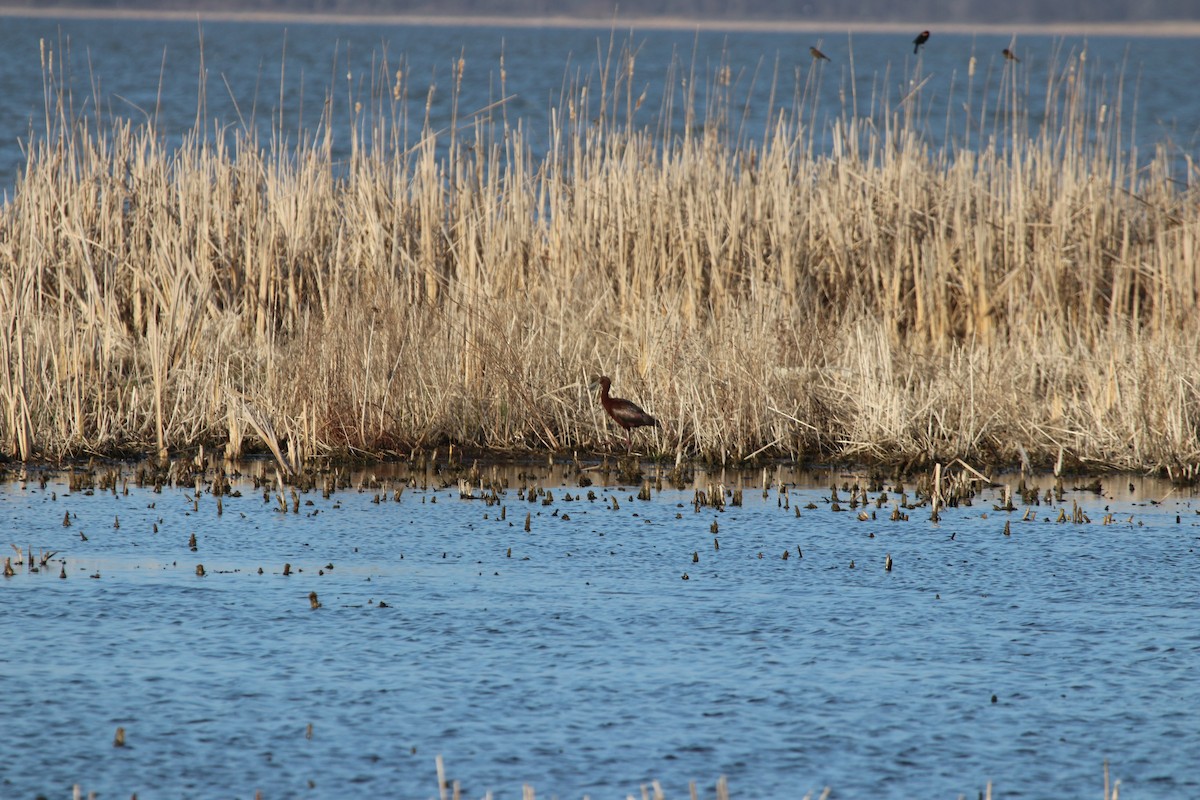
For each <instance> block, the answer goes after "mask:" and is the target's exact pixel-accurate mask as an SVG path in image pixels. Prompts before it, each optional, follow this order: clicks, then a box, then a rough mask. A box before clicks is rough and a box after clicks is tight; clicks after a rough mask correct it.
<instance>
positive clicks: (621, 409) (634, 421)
mask: <svg viewBox="0 0 1200 800" xmlns="http://www.w3.org/2000/svg"><path fill="white" fill-rule="evenodd" d="M596 383H598V384H600V405H602V406H604V410H605V411H607V412H608V415H609V416H610V417H612V418H613V421H614V422H616V423H617V424H618V425H620V426H621V427H622V428H624V429H625V450H626V452H629V451H631V450H632V449H633V440H632V438H631V437H630V433H629V432H630V431H632V430H633V429H634V428H640V427H643V426H651V425H652V426H654V427H656V428H657V427H661V426H660V425H659V424H658V420H656V419H655V418H654V417H652V416H650V415H649V414H647V413H646V412H645V411H643V410H642V407H641V406H639V405H638V404H637V403H635V402H633V401H632V400H626V399H624V398H623V397H613V396H612V395H611V394H609V393H608V390H609V387H611V386H612V379H611V378H609V377H608V376H607V375H601V376H600V378H599V380H597V381H596Z"/></svg>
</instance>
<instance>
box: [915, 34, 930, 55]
mask: <svg viewBox="0 0 1200 800" xmlns="http://www.w3.org/2000/svg"><path fill="white" fill-rule="evenodd" d="M928 41H929V31H921V32H920V33H918V34H917V38H915V39H913V55H914V56H915V55H916V54H917V51H918V50H920V49H921V45H923V44H925V43H926V42H928Z"/></svg>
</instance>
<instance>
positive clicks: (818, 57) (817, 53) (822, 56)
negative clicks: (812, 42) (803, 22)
mask: <svg viewBox="0 0 1200 800" xmlns="http://www.w3.org/2000/svg"><path fill="white" fill-rule="evenodd" d="M808 53H809V55H811V56H812V57H813V58H815V59H816V60H817V61H821V60H822V59H824V60H825V61H829V60H830V58H829V56H827V55H825V54H824V53H822V52H821V51H820V50H818V49H817V48H815V47H810V48H808Z"/></svg>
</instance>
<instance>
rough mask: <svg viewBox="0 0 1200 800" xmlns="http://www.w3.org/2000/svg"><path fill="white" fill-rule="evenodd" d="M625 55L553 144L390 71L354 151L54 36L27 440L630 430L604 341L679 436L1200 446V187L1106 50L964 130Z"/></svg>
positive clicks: (114, 446)
mask: <svg viewBox="0 0 1200 800" xmlns="http://www.w3.org/2000/svg"><path fill="white" fill-rule="evenodd" d="M600 67H601V68H600V70H599V78H598V79H597V80H595V81H593V82H590V83H576V84H572V85H569V86H567V87H566V88H565V89H564V92H563V98H562V101H561V104H560V106H559V107H558V108H557V109H555V114H554V116H553V122H552V123H551V129H550V130H549V131H548V132H547V141H549V142H550V143H551V145H550V147H549V148H548V152H547V153H546V155H545V156H544V157H541V158H534V157H533V156H532V155H531V152H530V148H528V147H527V146H526V145H525V144H524V138H523V135H522V131H521V130H520V129H519V127H518V126H517V125H516V124H515V123H514V122H513V121H510V120H508V119H507V118H506V117H502V115H501V109H502V107H501V106H497V108H494V109H489V110H487V111H486V112H485V113H482V114H477V115H475V116H472V117H468V116H467V115H465V114H462V115H460V114H459V113H458V112H457V110H456V112H455V122H454V125H452V126H451V127H450V128H449V129H447V130H442V131H436V130H433V128H432V126H431V125H430V124H429V122H428V117H427V118H426V120H425V121H424V122H421V123H416V124H414V123H412V122H410V120H408V119H407V118H406V117H405V116H404V112H403V111H401V110H398V109H402V108H404V107H405V106H404V105H403V104H400V103H390V102H389V100H391V99H392V98H396V99H404V98H407V94H408V87H407V85H404V84H403V82H401V83H398V84H397V85H396V86H394V87H387V86H383V85H382V84H383V83H384V81H383V80H379V81H377V83H379V84H380V86H379V87H377V88H373V89H371V90H370V91H371V94H370V97H368V98H367V101H368V102H367V109H366V110H365V111H364V110H363V108H362V106H360V107H359V108H358V109H356V110H355V111H354V112H352V116H353V119H351V120H349V121H348V122H347V123H346V124H345V125H344V128H345V131H344V132H343V131H340V130H338V131H337V132H336V135H337V136H350V137H352V138H353V145H354V155H353V157H352V159H351V161H350V163H349V164H337V163H335V162H334V159H333V156H332V154H331V153H332V141H333V139H334V137H335V129H337V128H338V126H337V125H336V124H335V122H334V120H333V118H332V117H331V116H328V117H326V118H325V119H323V121H322V123H321V124H320V125H319V126H318V127H317V128H316V129H315V130H314V131H313V132H312V134H311V137H310V138H309V139H308V140H307V141H305V142H303V143H301V144H299V145H295V146H291V147H288V146H284V145H281V144H279V143H278V142H279V141H281V140H280V139H276V140H274V141H273V142H272V143H270V144H268V145H263V144H261V143H260V142H259V141H258V140H257V139H256V138H255V137H254V136H253V135H252V134H249V133H241V134H238V135H235V136H232V137H230V136H217V135H206V134H205V132H204V131H202V130H195V131H193V132H192V133H191V134H190V135H189V136H188V137H187V138H186V139H185V141H184V142H183V144H182V145H180V146H179V147H177V148H175V149H166V148H165V146H164V143H163V141H164V140H163V137H162V136H161V135H160V134H159V133H158V132H157V131H155V130H154V129H153V128H152V127H150V126H149V125H148V124H134V123H132V122H131V121H129V120H123V119H115V120H107V121H103V120H96V119H89V118H81V117H78V116H76V115H75V114H74V113H73V112H72V110H71V105H70V103H71V98H70V92H69V88H68V86H67V84H66V82H65V80H64V78H63V77H62V76H61V75H60V74H56V72H55V70H54V69H53V66H52V64H51V65H49V66H44V69H45V73H46V82H47V84H46V85H47V88H46V96H47V106H46V126H45V131H44V134H43V135H42V136H40V137H39V138H38V139H37V140H36V141H34V142H33V143H32V144H31V146H30V148H29V150H28V160H27V164H26V167H25V170H24V172H23V174H22V176H21V178H20V180H19V182H18V185H17V187H16V191H15V195H14V197H13V199H12V200H11V202H10V203H9V204H8V205H7V206H6V207H5V208H4V209H3V214H2V218H0V324H2V325H3V329H4V336H3V337H2V339H0V341H2V344H0V346H2V347H3V348H4V350H5V354H4V355H5V363H6V364H7V369H6V371H5V373H4V377H3V381H2V383H0V408H2V410H3V413H2V414H0V435H2V437H3V442H4V447H5V449H6V450H7V452H8V453H9V454H10V455H12V456H13V457H15V458H19V459H35V458H50V459H55V458H64V457H71V456H79V455H83V454H89V453H102V454H114V453H126V452H146V451H150V452H156V451H167V450H177V449H183V448H189V447H194V446H196V445H199V444H207V445H210V446H224V447H226V448H227V449H228V451H229V452H230V454H231V455H233V454H238V453H240V452H242V451H243V450H244V449H245V448H250V449H261V448H262V447H263V446H264V445H266V446H270V447H271V448H272V449H276V448H278V449H279V450H285V449H286V450H288V452H284V453H282V456H281V457H283V458H290V459H298V458H303V457H305V456H310V455H316V454H330V453H332V454H338V453H343V454H376V455H377V454H386V453H396V452H400V453H407V452H408V451H409V450H410V449H412V448H415V447H428V446H432V445H437V444H440V443H444V442H454V443H458V444H460V445H463V446H468V447H473V448H483V449H491V450H496V451H520V450H528V449H544V448H549V449H554V450H563V449H575V448H582V449H588V448H598V447H608V446H610V445H611V444H612V442H613V441H614V439H613V438H612V432H611V431H609V430H608V428H607V426H606V422H605V420H604V419H603V417H602V415H601V413H600V412H599V408H598V404H597V403H596V402H595V398H594V396H593V395H592V394H591V393H590V392H589V391H588V389H587V383H588V381H589V380H590V379H591V378H593V377H594V376H595V375H597V374H599V373H601V372H606V373H608V374H610V375H612V376H613V378H614V384H615V387H616V391H617V392H618V393H620V394H622V395H625V396H629V397H632V398H634V399H636V400H637V401H638V402H639V403H640V404H642V405H643V406H644V407H646V408H647V409H648V410H650V411H652V412H653V413H655V414H656V415H657V416H659V417H660V418H661V419H662V420H663V421H664V422H665V423H666V427H665V429H664V430H663V432H662V433H660V434H658V437H659V438H658V439H657V440H654V441H650V442H646V441H645V440H643V445H644V446H645V447H648V448H650V451H651V452H656V453H661V454H663V455H665V456H668V457H680V458H687V457H696V456H698V457H703V458H709V459H722V460H725V459H729V460H736V459H744V458H747V457H751V456H763V457H768V456H771V457H775V456H783V457H790V458H797V459H806V458H830V457H833V458H845V459H854V460H861V461H880V462H904V461H922V460H926V459H949V458H951V457H954V456H962V457H964V458H968V459H974V460H984V461H986V462H989V463H993V464H997V463H1009V464H1012V463H1017V462H1020V461H1021V460H1023V459H1028V460H1031V461H1033V462H1035V463H1041V464H1046V463H1049V462H1052V461H1055V460H1057V459H1059V458H1060V457H1062V458H1066V459H1068V460H1069V461H1074V462H1078V463H1082V464H1088V465H1092V466H1096V467H1119V468H1168V469H1170V470H1171V471H1172V474H1174V475H1183V476H1184V477H1186V476H1187V475H1190V474H1191V472H1192V470H1193V469H1194V466H1193V465H1196V464H1198V463H1200V440H1198V433H1197V431H1198V423H1200V390H1198V388H1197V387H1198V386H1200V360H1197V358H1196V353H1197V352H1198V345H1200V335H1198V334H1200V326H1198V325H1197V321H1196V307H1197V300H1198V298H1200V258H1198V254H1200V237H1198V232H1200V231H1198V227H1197V223H1198V221H1200V205H1198V203H1197V197H1196V193H1195V191H1194V190H1192V189H1190V188H1187V187H1186V186H1185V185H1184V183H1181V182H1180V181H1179V180H1178V179H1179V178H1180V177H1181V176H1179V175H1174V174H1172V169H1173V164H1174V162H1173V161H1172V160H1171V158H1170V157H1169V156H1168V155H1167V154H1166V152H1165V150H1164V151H1160V152H1158V153H1157V154H1156V155H1154V156H1153V157H1152V158H1150V159H1149V161H1148V163H1145V164H1143V165H1141V166H1139V165H1138V162H1137V158H1138V156H1137V155H1136V153H1132V154H1131V153H1129V152H1126V151H1127V150H1128V148H1125V147H1123V144H1122V140H1123V137H1124V138H1128V136H1129V132H1128V131H1127V130H1125V129H1123V127H1122V124H1123V123H1122V121H1121V116H1122V115H1121V109H1122V105H1123V104H1124V102H1125V101H1124V99H1123V98H1122V97H1121V93H1120V88H1118V92H1117V95H1116V96H1115V97H1110V96H1107V95H1106V94H1105V93H1104V90H1103V88H1102V87H1101V86H1100V84H1101V83H1102V82H1103V77H1102V78H1096V77H1093V76H1092V75H1091V74H1090V73H1089V72H1088V69H1089V65H1088V64H1087V63H1086V61H1085V59H1084V57H1083V54H1078V55H1071V56H1069V57H1066V59H1065V61H1064V63H1062V64H1061V65H1060V66H1059V67H1058V68H1057V69H1055V70H1052V72H1051V77H1050V79H1049V80H1050V83H1049V85H1048V88H1047V92H1048V100H1047V101H1046V108H1045V109H1042V110H1041V114H1040V116H1042V117H1044V118H1045V119H1046V122H1045V123H1044V124H1043V125H1041V127H1035V126H1034V125H1033V124H1032V123H1031V122H1030V114H1029V112H1028V110H1027V109H1026V108H1025V105H1026V98H1025V96H1024V94H1023V93H1022V92H1019V91H1018V90H1017V81H1016V79H1015V75H1014V73H1013V71H1012V70H1014V69H1016V68H1015V67H1014V66H1011V65H1010V66H1008V67H1006V68H1005V72H1004V73H1003V76H1002V77H1001V78H1000V79H999V91H998V92H995V93H993V94H995V95H996V96H995V97H993V98H991V99H990V100H987V101H986V102H985V96H986V95H988V94H989V92H986V91H985V90H984V89H983V88H980V87H976V86H974V85H972V84H973V82H974V79H975V78H974V75H972V76H971V78H970V80H971V83H969V84H968V87H967V89H966V92H967V102H966V103H965V104H963V103H962V100H961V98H960V97H954V98H952V101H951V108H958V107H959V106H960V105H963V106H965V108H966V110H965V111H962V112H960V113H961V120H959V121H960V122H961V123H962V127H963V129H964V130H965V131H970V135H969V136H967V135H966V134H962V135H957V136H952V137H951V141H952V142H953V143H952V144H951V145H947V146H946V147H944V148H942V149H939V150H930V149H929V147H928V146H927V145H926V144H925V143H924V141H925V139H924V138H923V137H922V136H921V135H920V132H921V130H922V129H923V126H924V127H927V126H928V125H929V119H931V118H933V119H936V118H937V115H938V114H940V113H942V112H941V111H938V110H937V109H936V108H934V107H933V105H932V101H929V102H926V101H925V100H924V99H923V98H922V96H921V93H920V91H919V90H918V91H916V92H914V93H913V94H912V95H911V96H909V97H907V98H903V99H901V100H898V101H895V102H893V101H892V100H891V99H890V98H888V97H887V96H886V95H885V96H883V97H882V98H876V99H873V101H872V106H873V107H875V108H878V109H881V110H879V111H877V112H875V114H874V116H854V115H853V114H852V113H850V112H849V111H848V110H846V111H844V112H843V114H842V116H841V118H840V119H839V120H838V121H837V122H836V123H834V125H833V129H832V130H831V131H830V133H831V135H832V138H833V141H834V146H833V150H832V152H831V153H829V154H819V153H817V152H816V150H817V148H816V147H815V146H814V141H815V140H814V137H813V133H812V131H811V129H810V128H809V127H808V126H807V120H806V118H805V114H806V110H807V109H809V108H810V107H811V105H812V104H813V103H814V102H815V101H814V100H813V99H812V98H813V95H812V81H813V80H815V78H814V75H813V74H808V75H807V76H803V75H802V76H801V77H802V80H798V82H797V88H796V89H795V93H794V95H793V98H792V101H791V105H790V106H789V105H787V104H786V103H785V104H784V105H782V106H781V107H780V108H779V109H778V110H775V111H773V112H772V114H771V118H773V119H776V120H777V124H775V125H774V126H773V127H772V128H771V129H770V131H769V132H768V134H767V135H765V136H764V137H763V138H762V139H761V140H760V141H749V140H747V139H745V138H743V137H739V136H738V135H737V134H736V133H734V129H735V128H736V119H737V113H738V112H737V102H738V100H737V97H736V80H734V79H733V78H732V77H731V76H730V74H729V71H728V70H727V69H722V68H718V69H717V70H716V71H715V72H714V73H713V75H711V76H709V77H708V78H707V79H706V80H696V79H695V76H683V77H691V78H692V80H690V81H687V82H686V84H685V82H684V81H683V80H681V75H678V74H672V75H669V76H668V77H667V79H666V81H665V85H666V86H667V87H668V88H667V89H665V90H664V92H663V95H662V96H661V98H657V102H658V103H659V109H658V110H657V111H655V112H653V113H651V112H650V110H649V109H647V110H646V111H642V110H640V108H639V107H640V106H641V105H642V104H643V102H644V99H645V98H644V96H641V97H635V95H634V93H633V90H632V89H631V87H632V86H633V85H634V82H635V79H634V59H633V56H632V55H631V54H630V53H628V52H620V53H617V52H610V54H609V55H608V57H607V60H606V61H605V62H604V63H603V64H601V65H600ZM464 70H465V65H464V62H462V61H460V62H459V63H458V64H457V65H456V75H455V77H456V78H457V79H458V80H459V81H461V80H463V79H464ZM381 74H382V75H384V76H386V75H388V74H390V73H389V72H388V71H387V69H386V68H385V69H384V70H383V71H382V72H381ZM919 77H920V76H919V75H914V76H913V79H914V84H916V85H918V86H919V85H920V83H919V80H918V79H919ZM467 79H469V76H467ZM683 85H687V86H691V87H693V88H692V89H691V90H688V91H684V90H681V89H680V88H679V87H681V86H683ZM698 85H701V86H703V85H707V89H703V91H706V92H707V95H706V96H705V97H704V98H703V99H704V107H705V108H707V109H708V110H707V111H706V112H705V117H704V119H703V120H696V119H695V118H694V117H695V115H696V113H697V112H696V111H695V109H696V108H697V107H699V103H698V102H697V97H696V96H695V94H694V92H696V91H701V90H700V89H696V88H695V87H697V86H698ZM672 87H673V88H672ZM1098 87H1100V88H1098ZM1118 87H1119V85H1118ZM677 94H678V96H677ZM429 98H430V99H429V103H430V104H432V103H435V102H438V100H437V98H435V93H434V91H433V90H432V89H430V91H429ZM451 102H452V103H453V104H455V106H457V103H458V93H457V91H456V92H455V94H454V97H453V99H452V101H451ZM942 102H945V101H942ZM989 103H990V105H989ZM97 105H99V104H97ZM335 107H336V106H335V105H334V104H332V103H331V104H330V108H335ZM647 114H650V115H651V116H652V118H653V121H651V122H648V123H646V124H643V122H642V120H644V119H645V118H646V116H647ZM951 116H952V115H951V114H950V113H948V112H947V113H946V117H947V119H948V120H949V119H950V118H951ZM677 118H680V119H682V121H683V123H684V124H683V126H682V127H680V126H676V127H672V126H673V125H674V124H675V121H676V120H677ZM730 120H733V121H732V122H731V121H730ZM701 123H702V124H701ZM948 124H949V123H948ZM956 124H957V123H956ZM410 129H415V130H420V131H421V132H420V135H419V137H418V138H417V140H416V141H415V142H409V141H407V137H408V135H409V133H408V132H409V131H410ZM678 130H686V131H688V133H684V134H680V133H678ZM1190 168H1191V165H1190V161H1189V162H1188V164H1187V169H1188V170H1189V171H1190ZM1182 177H1184V178H1190V175H1188V176H1182ZM651 435H653V434H651ZM639 436H643V437H644V436H647V434H645V433H640V434H639ZM284 442H286V444H285V443H284ZM289 448H290V449H289ZM1060 454H1061V455H1060Z"/></svg>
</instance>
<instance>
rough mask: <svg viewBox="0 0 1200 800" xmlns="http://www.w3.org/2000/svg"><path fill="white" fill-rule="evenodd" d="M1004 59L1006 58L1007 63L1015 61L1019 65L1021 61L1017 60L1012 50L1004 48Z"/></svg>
mask: <svg viewBox="0 0 1200 800" xmlns="http://www.w3.org/2000/svg"><path fill="white" fill-rule="evenodd" d="M1004 57H1005V58H1007V59H1008V60H1009V61H1015V62H1017V63H1018V64H1020V63H1021V59H1019V58H1017V54H1016V53H1014V52H1013V51H1012V50H1009V49H1008V48H1007V47H1006V48H1004Z"/></svg>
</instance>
